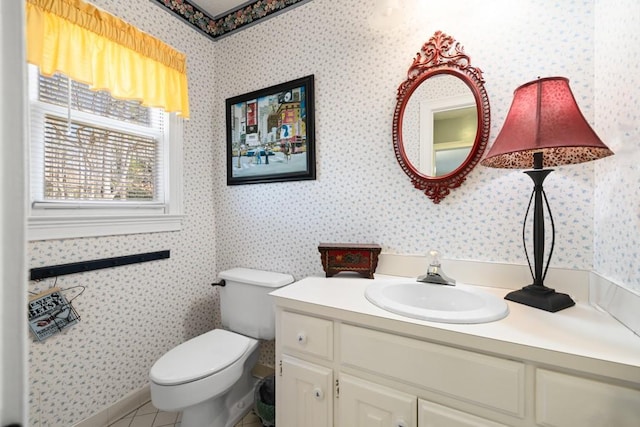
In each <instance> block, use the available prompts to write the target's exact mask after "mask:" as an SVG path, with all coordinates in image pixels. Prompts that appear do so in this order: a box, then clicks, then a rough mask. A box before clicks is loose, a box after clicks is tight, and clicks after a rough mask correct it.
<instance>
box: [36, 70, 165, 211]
mask: <svg viewBox="0 0 640 427" xmlns="http://www.w3.org/2000/svg"><path fill="white" fill-rule="evenodd" d="M37 82H38V86H37V99H35V100H33V101H32V115H31V138H32V139H33V141H34V143H33V144H32V152H33V154H34V155H35V156H36V159H37V162H33V168H32V176H31V178H32V180H31V182H32V196H33V199H32V201H33V202H35V203H38V202H69V201H73V202H82V201H102V202H108V201H115V202H154V203H164V193H163V185H162V184H163V183H162V176H163V168H162V161H161V159H162V147H163V144H162V142H163V138H164V120H163V118H164V113H162V112H161V111H157V110H156V111H154V110H152V109H150V108H146V107H143V106H141V105H140V104H139V103H138V102H135V101H124V100H117V99H114V98H112V97H111V96H110V95H109V93H108V92H104V91H99V92H96V91H91V90H90V89H89V88H88V86H86V85H84V84H81V83H78V82H75V81H72V80H69V79H67V78H66V77H64V76H61V75H55V76H53V77H44V76H41V75H38V79H37ZM69 86H70V87H71V92H70V93H69ZM69 107H70V108H69Z"/></svg>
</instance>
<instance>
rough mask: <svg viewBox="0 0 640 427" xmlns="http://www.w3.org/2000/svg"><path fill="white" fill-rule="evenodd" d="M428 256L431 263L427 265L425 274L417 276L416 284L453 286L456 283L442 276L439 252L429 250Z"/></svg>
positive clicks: (444, 275)
mask: <svg viewBox="0 0 640 427" xmlns="http://www.w3.org/2000/svg"><path fill="white" fill-rule="evenodd" d="M429 256H430V257H431V262H430V263H429V267H428V268H427V272H426V273H425V274H423V275H422V276H419V277H418V278H417V279H416V280H417V281H418V282H425V283H435V284H437V285H449V286H455V284H456V281H455V280H454V279H451V278H450V277H448V276H447V275H446V274H444V272H443V271H442V268H441V267H440V252H438V251H436V250H431V251H429Z"/></svg>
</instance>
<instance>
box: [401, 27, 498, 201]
mask: <svg viewBox="0 0 640 427" xmlns="http://www.w3.org/2000/svg"><path fill="white" fill-rule="evenodd" d="M490 120H491V119H490V112H489V98H488V97H487V93H486V91H485V89H484V79H483V77H482V71H480V69H479V68H476V67H472V66H471V64H470V58H469V56H468V55H467V54H465V53H464V49H463V48H462V46H460V44H459V43H458V42H456V41H455V40H454V39H453V37H451V36H448V35H446V34H444V33H442V32H441V31H437V32H436V33H435V34H434V35H433V37H431V38H430V39H429V41H428V42H427V43H425V45H424V46H423V47H422V50H421V51H420V52H418V54H417V55H416V57H415V59H414V60H413V64H412V65H411V67H409V72H408V74H407V80H405V81H404V82H403V83H402V84H401V85H400V87H399V88H398V95H397V104H396V109H395V113H394V116H393V146H394V150H395V153H396V158H397V160H398V163H399V164H400V166H401V167H402V169H403V170H404V171H405V173H406V174H407V175H408V176H409V178H411V181H412V183H413V185H414V187H416V188H417V189H419V190H421V191H423V192H424V193H425V194H426V195H427V196H428V197H429V198H430V199H431V200H432V201H433V202H434V203H439V202H440V201H441V200H442V199H443V198H444V197H445V196H447V195H448V194H449V192H450V191H451V189H453V188H456V187H459V186H460V185H461V184H462V183H463V182H464V180H465V178H466V176H467V174H468V173H469V172H470V171H471V170H472V169H473V168H474V167H475V166H476V164H477V163H478V162H479V161H480V159H481V158H482V155H483V153H484V150H485V148H486V145H487V141H488V139H489V127H490Z"/></svg>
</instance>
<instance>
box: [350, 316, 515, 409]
mask: <svg viewBox="0 0 640 427" xmlns="http://www.w3.org/2000/svg"><path fill="white" fill-rule="evenodd" d="M340 352H341V353H340V358H341V363H342V364H344V365H350V366H353V367H354V368H358V369H365V370H368V371H371V372H374V373H377V374H379V375H384V376H386V377H388V378H392V379H396V380H400V381H403V382H405V383H407V384H411V385H414V386H417V387H420V388H422V389H425V390H429V391H433V392H437V393H443V394H446V395H449V396H452V397H455V398H458V399H462V400H465V401H467V402H471V403H475V404H479V405H482V406H485V407H487V408H491V409H495V410H498V411H501V412H503V413H506V414H509V415H515V416H517V417H520V418H522V417H524V398H525V397H524V393H525V388H524V382H525V378H524V364H522V363H519V362H514V361H511V360H505V359H500V358H497V357H492V356H486V355H483V354H477V353H473V352H470V351H465V350H459V349H455V348H451V347H446V346H443V345H438V344H433V343H429V342H425V341H420V340H416V339H412V338H406V337H401V336H397V335H392V334H387V333H384V332H377V331H372V330H370V329H365V328H359V327H356V326H350V325H342V326H341V329H340Z"/></svg>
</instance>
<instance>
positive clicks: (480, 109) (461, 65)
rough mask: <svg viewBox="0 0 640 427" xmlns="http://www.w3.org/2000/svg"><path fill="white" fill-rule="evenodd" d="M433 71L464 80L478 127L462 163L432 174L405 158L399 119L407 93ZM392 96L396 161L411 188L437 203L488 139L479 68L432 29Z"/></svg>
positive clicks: (458, 181) (486, 103)
mask: <svg viewBox="0 0 640 427" xmlns="http://www.w3.org/2000/svg"><path fill="white" fill-rule="evenodd" d="M437 75H452V76H455V77H457V78H459V79H461V80H462V81H463V82H464V83H466V85H467V86H468V87H469V89H470V90H471V92H472V93H473V97H474V98H475V101H476V112H477V116H478V127H477V131H476V138H475V141H474V143H473V146H472V147H471V151H470V152H469V154H468V156H467V157H466V159H465V160H464V161H463V162H462V164H461V165H460V166H459V167H458V168H457V169H455V170H454V171H452V172H451V173H449V174H446V175H443V176H438V177H434V176H428V175H425V174H423V173H422V172H420V171H419V170H418V169H417V167H416V166H415V165H413V164H412V163H411V162H410V161H409V159H408V158H407V154H406V151H405V146H404V141H403V139H402V119H403V117H404V112H405V108H406V106H407V103H408V101H409V99H410V98H411V94H412V93H413V92H414V91H415V90H416V89H417V88H418V86H420V84H421V83H422V82H424V81H425V80H427V79H428V78H430V77H433V76H437ZM396 99H397V104H396V108H395V111H394V114H393V148H394V151H395V154H396V158H397V160H398V163H399V164H400V167H401V168H402V170H403V171H404V172H405V173H406V174H407V175H408V176H409V178H411V182H412V184H413V186H414V187H415V188H417V189H418V190H420V191H422V192H424V194H425V195H426V196H427V197H429V198H430V199H431V200H432V201H433V202H434V203H440V201H441V200H442V199H444V198H445V197H446V196H447V195H448V194H449V193H450V191H451V189H453V188H457V187H459V186H460V185H461V184H462V183H463V182H464V180H465V179H466V177H467V175H468V174H469V172H471V170H472V169H473V168H474V167H475V166H476V165H477V164H478V162H479V161H480V159H481V158H482V155H483V153H484V150H485V148H486V146H487V141H488V140H489V127H490V125H491V117H490V110H489V98H488V96H487V92H486V91H485V88H484V78H483V77H482V71H481V70H480V69H479V68H477V67H472V66H471V60H470V58H469V56H468V55H467V54H465V53H464V48H463V47H462V46H461V45H460V43H459V42H457V41H456V40H455V39H454V38H453V37H451V36H449V35H447V34H445V33H443V32H441V31H436V32H435V34H434V35H433V36H432V37H431V38H430V39H429V41H427V42H426V43H425V44H424V45H423V46H422V49H421V51H420V52H418V53H417V55H416V57H415V58H414V60H413V63H412V64H411V67H409V71H408V73H407V80H405V81H404V82H402V84H401V85H400V86H399V87H398V94H397V96H396Z"/></svg>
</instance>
